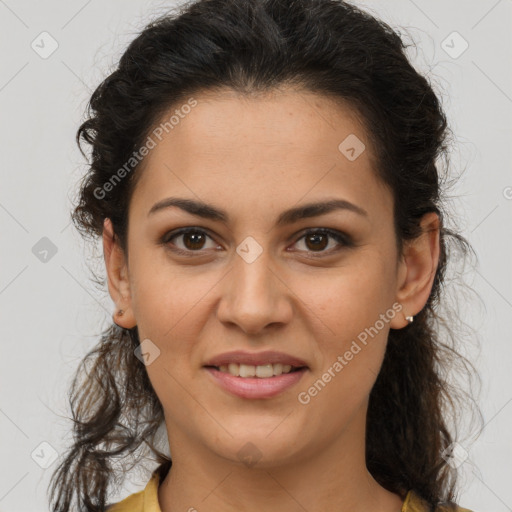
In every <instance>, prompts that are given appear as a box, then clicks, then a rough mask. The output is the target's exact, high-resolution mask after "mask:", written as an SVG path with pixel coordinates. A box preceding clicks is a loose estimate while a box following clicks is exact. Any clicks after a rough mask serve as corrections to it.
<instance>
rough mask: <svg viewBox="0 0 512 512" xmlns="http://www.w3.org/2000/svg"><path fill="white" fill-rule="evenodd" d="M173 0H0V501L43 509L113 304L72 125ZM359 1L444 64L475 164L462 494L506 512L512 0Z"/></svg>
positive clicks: (433, 63) (425, 64) (460, 146)
mask: <svg viewBox="0 0 512 512" xmlns="http://www.w3.org/2000/svg"><path fill="white" fill-rule="evenodd" d="M165 5H166V4H165V3H164V2H159V3H156V2H151V1H140V0H139V1H136V0H129V1H128V0H125V1H123V2H121V1H107V2H105V1H99V0H89V1H83V0H73V1H68V2H57V1H55V0H52V1H46V2H35V1H34V0H32V1H15V0H0V48H1V58H2V61H1V67H0V109H1V110H0V112H1V117H0V120H1V122H0V141H1V165H0V172H1V188H0V223H1V233H2V243H1V244H0V251H1V265H0V313H1V324H0V325H1V330H2V332H1V337H2V345H1V347H2V351H1V357H0V369H1V370H0V375H1V398H0V429H1V430H0V432H1V445H0V446H1V448H0V464H1V469H0V512H6V511H13V512H20V511H36V510H37V511H41V510H47V509H48V506H47V502H46V488H47V484H48V482H49V477H50V472H51V471H52V470H53V469H54V468H55V466H56V464H57V462H54V463H53V464H52V465H51V466H50V467H49V468H48V469H46V470H45V469H42V468H41V467H40V466H39V465H38V464H37V463H36V462H35V460H38V461H39V462H41V461H44V460H47V459H48V457H50V456H51V453H52V449H51V448H50V447H48V446H47V445H42V446H40V445H41V443H43V442H45V443H49V445H51V447H53V449H55V450H56V452H57V453H63V451H64V449H65V448H66V447H67V446H68V444H69V442H70V441H71V436H70V426H71V425H70V423H69V422H67V421H66V420H65V417H66V416H67V415H68V409H67V400H66V393H67V391H68V388H69V384H70V379H71V377H72V375H73V373H74V371H75V369H76V367H77V365H78V362H79V360H80V359H81V357H82V356H83V355H84V354H85V353H86V351H88V350H89V349H90V348H91V347H92V346H93V345H94V344H96V342H97V339H98V338H97V336H98V334H99V333H100V332H101V330H102V328H104V327H105V326H106V325H107V324H108V323H109V322H110V320H111V313H112V312H113V303H112V302H111V300H110V297H109V296H108V294H107V292H106V291H104V292H103V293H102V292H101V291H99V290H97V289H95V288H94V287H93V286H92V284H91V283H90V281H89V278H90V274H89V272H88V269H87V265H86V264H87V261H86V257H87V255H88V254H89V253H88V252H86V251H85V248H84V247H83V245H82V243H81V239H80V237H79V235H78V233H76V232H75V230H74V228H73V226H72V225H70V217H69V212H70V209H71V199H72V198H73V196H74V194H75V191H76V190H77V182H78V179H79V177H80V176H81V175H82V173H83V171H84V160H83V159H82V157H81V156H80V154H79V152H78V149H77V147H76V145H75V141H74V136H75V132H76V129H77V127H78V125H79V123H80V121H81V119H82V114H83V111H84V109H85V105H86V101H87V99H88V97H89V95H90V92H92V90H93V89H94V88H95V87H96V85H97V84H99V82H100V80H101V79H102V78H103V77H104V76H105V75H106V73H107V72H108V70H109V69H110V67H111V66H112V65H113V64H115V62H116V61H117V59H118V58H119V57H120V55H121V53H122V51H123V50H124V48H125V47H126V45H127V43H128V42H129V41H131V40H132V39H133V38H134V37H135V35H136V33H137V31H138V30H140V29H141V28H142V27H143V25H144V24H145V23H146V22H147V21H149V19H150V18H151V16H153V15H155V14H157V13H158V12H160V11H161V9H162V7H164V6H165ZM167 5H171V4H167ZM358 5H361V6H363V7H366V8H368V9H369V10H371V11H372V12H373V13H374V14H376V15H378V16H380V17H382V18H383V19H384V20H385V21H387V22H389V23H391V24H392V25H393V26H395V27H403V28H404V29H407V31H408V33H409V34H410V35H411V36H412V37H413V38H414V40H415V41H416V42H417V43H418V47H419V50H418V51H417V52H416V51H415V50H414V49H412V50H411V55H412V57H413V60H414V63H415V65H416V67H417V68H419V69H421V70H423V71H426V70H428V69H430V70H431V71H432V73H434V76H433V78H432V80H433V83H434V86H435V87H436V90H437V91H438V92H439V94H441V95H442V98H443V102H444V106H445V109H446V111H447V114H448V116H449V121H450V123H451V126H452V128H453V130H454V131H455V134H456V136H457V140H456V144H457V145H456V147H455V150H454V151H453V153H452V157H451V158H452V166H453V168H454V169H455V170H456V171H458V170H459V169H466V172H465V174H464V176H463V178H462V179H461V180H460V182H459V184H458V186H457V187H456V189H455V190H454V191H453V193H454V195H456V196H457V197H458V199H457V200H456V201H455V202H454V205H455V208H456V211H457V215H458V222H460V223H461V225H462V226H463V228H464V234H465V236H467V237H468V238H469V240H470V242H471V243H472V244H473V246H474V248H475V250H476V252H477V254H478V258H479V262H480V263H479V267H478V268H477V270H476V271H472V272H470V274H469V275H468V276H467V279H468V282H469V284H470V285H471V286H472V287H473V288H474V290H475V291H476V292H477V293H478V294H479V296H480V297H481V299H482V302H478V301H477V300H473V301H472V300H468V299H471V296H469V297H468V299H466V298H465V299H464V300H463V303H464V304H463V306H464V308H465V309H464V310H463V315H464V317H465V318H466V319H467V320H468V322H469V323H470V325H471V326H472V327H473V328H474V329H475V330H476V331H477V333H478V335H479V337H480V343H481V345H482V349H481V353H478V351H477V350H476V348H475V347H474V346H473V345H472V344H468V354H469V355H471V356H472V357H474V361H475V363H476V365H477V367H478V369H479V371H480V372H481V376H482V380H483V387H482V391H481V394H480V403H481V406H482V409H483V413H484V418H485V422H486V426H485V428H484V431H483V433H482V435H481V437H480V438H479V439H478V440H477V441H476V442H474V443H473V444H472V445H470V443H469V442H468V443H466V444H464V446H465V448H466V449H467V451H468V453H469V458H468V459H467V460H466V461H465V462H464V463H463V464H462V466H461V473H462V477H461V479H460V493H459V496H458V501H459V503H460V504H461V505H463V506H466V507H468V508H471V509H473V510H474V511H475V512H477V511H481V512H490V511H493V512H502V511H510V510H512V486H511V485H510V482H511V477H512V465H511V462H510V461H511V459H512V428H511V427H512V376H511V375H512V373H511V371H510V369H511V368H512V348H511V342H512V340H511V335H510V333H511V330H512V284H511V262H512V260H511V253H512V250H511V248H512V247H511V246H512V236H511V220H512V216H511V210H512V199H511V198H512V188H511V187H512V173H511V150H510V148H511V141H512V133H511V131H512V130H511V122H510V121H511V113H512V87H511V63H512V59H511V48H512V45H511V28H512V27H511V12H512V2H511V0H498V1H496V0H479V1H475V0H473V1H467V0H452V1H451V2H445V1H441V0H435V1H427V0H414V1H412V0H392V1H391V0H390V1H384V2H383V1H380V2H379V1H377V0H375V1H371V2H358ZM43 31H46V32H48V33H49V34H51V36H52V37H53V38H54V39H55V40H56V41H57V43H58V48H57V50H56V51H55V52H54V53H53V54H52V55H50V56H49V57H48V58H46V59H43V58H41V56H40V55H39V54H38V53H36V51H34V50H33V49H32V47H31V43H32V42H33V41H34V40H35V43H34V44H39V46H40V47H42V43H41V42H40V41H41V37H48V36H40V34H41V32H43ZM454 31H457V32H458V33H459V34H460V35H461V36H462V37H463V38H464V40H466V41H467V43H468V44H469V47H468V49H467V50H466V51H465V52H464V53H462V55H460V56H457V58H454V57H453V56H450V55H449V54H448V53H446V51H445V50H444V49H443V45H446V44H449V45H450V46H453V49H452V52H458V50H459V49H460V48H461V46H460V44H462V41H461V40H457V39H455V40H454V39H453V36H450V35H451V34H452V33H453V32H454ZM402 32H403V30H402ZM406 37H407V36H406ZM447 37H449V39H447ZM49 41H50V40H49V39H46V40H45V48H46V49H48V48H50V46H49V44H50V43H49ZM443 41H446V42H445V43H443ZM452 41H453V42H452ZM40 51H42V49H41V50H40ZM43 237H47V238H48V239H49V240H50V241H51V243H52V244H54V245H55V248H56V250H57V252H56V254H55V255H53V256H52V257H51V253H49V255H48V256H47V260H48V261H46V263H45V262H42V261H41V260H40V259H39V258H38V257H36V255H35V254H34V252H33V248H34V246H35V247H36V249H37V248H38V247H39V246H38V245H36V244H38V243H39V244H48V241H43V242H40V240H41V239H42V238H43ZM98 251H101V247H100V246H99V245H98ZM36 252H37V251H36ZM98 254H100V255H101V252H98ZM38 455H39V457H38ZM32 457H33V458H32ZM148 467H149V466H148ZM147 478H148V474H146V473H144V474H142V475H141V474H139V475H138V476H132V478H131V479H130V481H129V482H128V483H127V486H126V488H125V492H124V494H127V493H128V492H134V491H135V490H139V489H142V488H143V487H144V485H145V483H146V479H147Z"/></svg>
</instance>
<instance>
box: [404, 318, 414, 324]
mask: <svg viewBox="0 0 512 512" xmlns="http://www.w3.org/2000/svg"><path fill="white" fill-rule="evenodd" d="M405 319H406V320H407V321H408V322H409V323H410V324H412V321H413V320H414V317H413V316H406V317H405Z"/></svg>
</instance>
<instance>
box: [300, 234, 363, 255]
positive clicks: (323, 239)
mask: <svg viewBox="0 0 512 512" xmlns="http://www.w3.org/2000/svg"><path fill="white" fill-rule="evenodd" d="M329 239H332V240H334V241H335V242H337V244H338V246H340V245H341V246H345V247H352V246H353V243H352V240H351V238H350V237H349V236H348V235H345V234H344V233H341V232H339V231H333V230H332V229H327V228H319V229H310V230H308V231H306V233H304V235H302V236H301V237H300V238H299V239H298V240H297V242H295V244H298V243H299V242H300V241H301V240H304V246H305V247H306V248H305V251H306V252H312V253H313V254H314V253H318V252H320V253H321V254H320V255H323V254H326V253H327V254H330V253H333V252H336V251H337V250H339V248H338V249H337V248H336V244H333V245H334V249H333V248H332V247H331V248H330V249H329V250H327V251H325V250H324V249H325V248H326V247H328V246H329Z"/></svg>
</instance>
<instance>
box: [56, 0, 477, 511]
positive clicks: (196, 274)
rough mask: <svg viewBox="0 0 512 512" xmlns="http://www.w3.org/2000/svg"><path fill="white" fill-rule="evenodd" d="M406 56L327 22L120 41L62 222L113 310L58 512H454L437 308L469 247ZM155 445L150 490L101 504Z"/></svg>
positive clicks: (433, 110)
mask: <svg viewBox="0 0 512 512" xmlns="http://www.w3.org/2000/svg"><path fill="white" fill-rule="evenodd" d="M404 48H405V47H404V44H403V42H402V40H401V39H400V37H399V35H398V34H397V33H395V32H394V31H393V30H392V29H391V28H390V27H389V26H387V25H386V24H384V23H383V22H381V21H378V20H376V19H374V18H373V17H371V16H370V15H368V14H366V13H364V12H363V11H361V10H359V9H357V8H355V7H353V6H351V5H349V4H346V3H344V2H341V1H334V0H298V1H293V2H290V1H285V0H263V1H255V0H199V1H197V2H194V3H191V4H188V5H187V6H186V7H184V8H183V9H182V11H181V12H180V13H176V14H173V15H167V16H164V17H162V18H161V19H159V20H157V21H155V22H153V23H151V24H150V25H148V26H147V27H146V28H145V30H144V31H143V32H142V33H141V34H140V35H139V36H138V37H137V38H136V39H135V40H134V41H133V42H132V43H131V44H130V46H129V47H128V49H127V50H126V52H125V53H124V55H123V56H122V58H121V60H120V63H119V66H118V68H117V69H116V70H115V71H114V72H113V73H112V74H111V75H110V76H108V77H107V78H106V79H105V81H104V82H103V83H102V84H101V85H100V86H99V87H98V88H97V89H96V91H95V92H94V94H93V96H92V98H91V101H90V107H91V108H90V115H89V118H88V119H87V120H86V121H85V122H84V123H83V124H82V126H81V127H80V129H79V131H78V134H77V141H78V143H79V144H80V142H81V141H85V142H86V143H88V144H90V145H91V148H92V154H91V158H92V161H91V166H90V170H89V172H88V174H87V175H86V177H85V179H84V181H83V183H82V187H81V190H80V198H79V204H78V205H77V207H76V209H75V211H74V213H73V219H74V221H75V223H76V225H77V227H78V229H80V230H81V232H82V233H83V234H84V235H86V236H91V237H95V236H101V237H102V240H103V251H104V262H105V268H106V272H107V279H108V289H109V293H110V296H111V297H112V299H113V301H114V302H115V305H116V312H115V314H114V325H112V326H111V327H110V328H109V329H108V330H106V331H105V332H104V334H103V336H102V339H101V342H100V343H99V345H98V346H97V347H96V348H95V349H94V350H93V351H91V353H90V354H88V355H87V356H86V358H85V360H84V364H83V367H82V368H81V371H79V372H78V374H77V377H76V379H75V382H74V385H73V389H72V391H71V396H72V402H71V405H72V410H73V415H74V421H75V442H74V444H73V446H72V447H71V448H70V450H69V453H68V454H67V456H66V458H65V459H64V460H63V462H62V464H61V465H60V466H59V468H58V469H57V470H56V472H55V473H54V475H53V480H52V496H51V497H52V510H53V511H59V512H61V511H62V512H64V511H69V510H91V511H92V510H94V511H99V510H107V509H108V510H110V511H111V512H121V511H123V512H129V511H130V512H132V511H133V512H134V511H142V510H143V511H145V512H149V511H151V512H158V511H161V512H176V511H180V510H183V511H185V510H189V511H192V510H204V511H210V512H216V511H221V510H222V511H223V512H227V511H232V510H244V511H256V510H258V511H260V510H266V511H296V510H297V511H299V510H307V511H309V512H320V511H325V510H336V511H350V512H359V511H363V510H364V511H368V510H372V511H379V512H399V511H403V512H405V511H407V512H412V511H415V512H416V511H427V510H428V511H430V510H436V511H441V510H452V508H451V507H453V509H457V508H456V505H455V503H454V502H453V499H454V497H455V494H454V493H455V484H456V466H457V464H454V455H453V454H454V453H455V452H456V453H458V454H459V455H458V456H460V453H461V449H463V447H462V446H461V445H459V444H456V443H455V441H456V440H455V438H454V436H453V434H452V432H451V428H450V427H451V425H450V424H449V422H450V420H449V419H448V418H451V416H450V415H449V414H450V413H451V412H453V411H455V412H456V408H455V404H456V400H457V398H458V396H459V395H458V394H457V393H456V391H455V390H453V389H452V388H451V387H450V386H449V385H448V383H447V381H446V380H445V377H444V375H446V371H447V369H449V368H451V366H450V365H451V364H452V361H454V360H455V359H456V358H457V357H460V356H459V355H458V354H457V352H456V351H455V350H454V349H453V348H452V347H451V345H450V344H449V343H448V340H446V339H445V337H444V336H443V335H441V334H440V331H439V323H440V322H439V312H438V309H439V307H440V306H441V305H442V304H443V300H442V299H443V294H442V293H441V287H442V284H443V279H444V275H445V270H446V266H447V263H448V261H449V254H450V251H449V247H450V245H449V242H450V241H451V242H452V243H453V245H454V247H459V248H461V249H463V250H464V251H466V252H467V250H468V247H469V246H468V244H467V242H466V241H465V240H464V238H462V237H461V236H460V235H458V234H457V233H455V232H453V231H450V230H448V229H447V228H446V226H445V221H444V216H443V210H442V208H441V199H442V190H441V176H440V174H439V173H438V166H439V161H438V159H439V158H440V157H446V137H447V133H448V128H447V122H446V118H445V115H444V113H443V110H442V108H441V105H440V102H439V100H438V98H437V96H436V94H435V93H434V91H433V90H432V88H431V86H430V85H429V83H428V81H427V79H426V78H425V77H423V76H421V75H420V74H418V73H417V72H416V71H415V70H414V68H413V67H412V66H411V64H410V63H409V62H408V60H407V58H406V56H405V52H404ZM86 366H87V369H86ZM452 409H453V411H452ZM160 426H163V427H164V428H165V431H166V433H167V439H168V442H169V452H170V453H164V451H162V450H161V449H159V448H158V447H156V446H155V444H156V435H157V431H158V429H159V427H160ZM144 445H147V446H148V447H149V448H150V450H151V453H152V454H153V455H154V456H155V457H156V461H157V462H158V467H157V468H156V469H155V471H154V473H153V477H152V478H151V480H150V481H149V482H148V485H147V487H146V488H145V489H144V491H141V492H139V493H135V494H133V495H131V496H129V497H128V498H126V499H124V500H122V501H121V502H120V503H117V504H115V505H112V503H111V499H110V494H109V486H111V485H112V484H117V486H118V488H119V486H120V484H121V481H122V479H121V477H120V475H121V473H122V471H119V472H116V471H114V468H113V463H114V462H117V461H119V460H121V464H122V469H124V470H125V471H126V470H127V468H126V464H127V463H126V462H124V461H125V460H126V459H125V457H127V456H129V455H131V454H133V453H134V452H136V451H138V453H137V455H138V456H139V457H140V456H141V455H142V454H143V453H144V451H143V449H144V448H145V446H144ZM127 458H129V457H127ZM171 459H172V466H171ZM136 460H139V459H138V458H136ZM123 464H124V465H123ZM73 507H74V508H73ZM457 510H466V509H461V508H458V509H457Z"/></svg>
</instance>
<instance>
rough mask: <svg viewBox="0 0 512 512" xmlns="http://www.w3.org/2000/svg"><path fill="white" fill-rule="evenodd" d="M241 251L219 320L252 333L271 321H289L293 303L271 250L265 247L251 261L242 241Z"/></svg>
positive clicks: (235, 261)
mask: <svg viewBox="0 0 512 512" xmlns="http://www.w3.org/2000/svg"><path fill="white" fill-rule="evenodd" d="M250 250H251V249H249V252H250ZM238 252H239V254H237V255H236V256H235V258H234V261H233V263H232V265H233V268H232V271H231V272H230V273H229V277H228V280H227V281H226V283H227V284H226V288H225V289H224V290H223V295H222V298H221V302H220V305H219V309H218V312H217V314H218V317H219V320H221V321H223V322H228V323H234V324H237V325H238V326H239V327H240V328H241V329H243V330H244V331H245V332H251V333H257V332H259V331H260V330H262V329H264V328H265V326H267V325H269V324H274V323H285V322H287V321H289V319H290V315H291V306H290V304H289V302H288V300H287V298H286V293H284V290H283V285H282V283H281V282H280V280H279V279H278V278H277V277H276V275H275V272H276V271H275V270H273V269H272V264H271V261H270V256H269V253H268V251H265V250H264V251H263V252H261V254H259V256H257V257H256V259H254V260H252V261H251V258H245V257H244V246H243V243H242V244H240V246H239V248H238V250H237V253H238ZM240 254H242V256H241V255H240Z"/></svg>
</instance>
